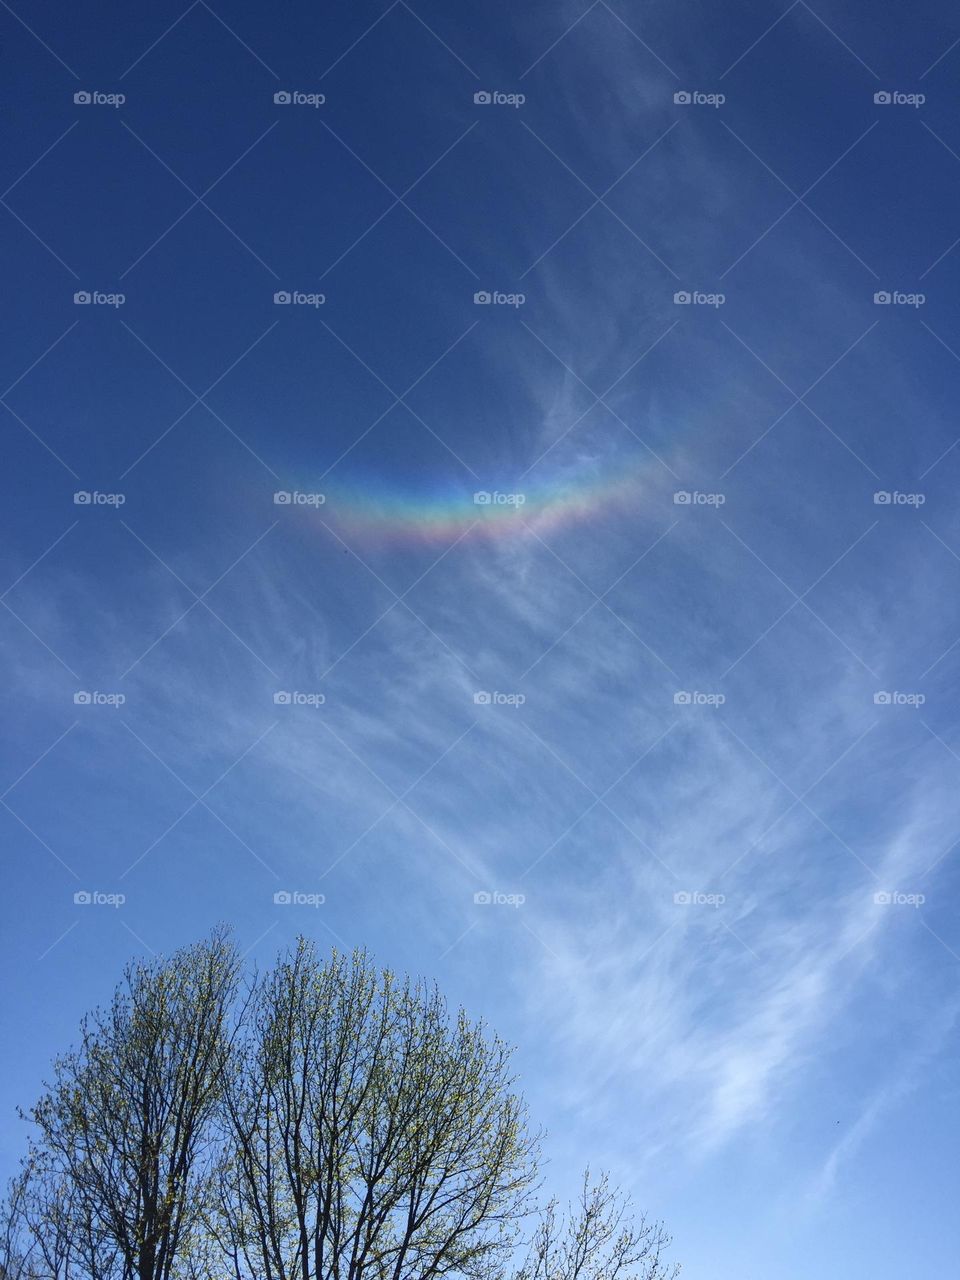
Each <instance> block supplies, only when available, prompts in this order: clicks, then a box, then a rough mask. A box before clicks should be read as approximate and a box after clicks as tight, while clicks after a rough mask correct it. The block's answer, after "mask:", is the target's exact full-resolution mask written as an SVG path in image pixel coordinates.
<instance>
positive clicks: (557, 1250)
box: [516, 1171, 680, 1280]
mask: <svg viewBox="0 0 960 1280" xmlns="http://www.w3.org/2000/svg"><path fill="white" fill-rule="evenodd" d="M629 1208H630V1204H629V1201H628V1199H627V1198H626V1197H625V1196H622V1195H619V1194H618V1193H616V1192H614V1191H612V1190H611V1188H610V1183H609V1179H608V1178H607V1176H606V1174H603V1175H602V1176H601V1177H600V1178H599V1180H598V1181H597V1182H596V1183H594V1184H591V1182H590V1174H589V1171H588V1172H587V1173H585V1174H584V1176H583V1185H582V1187H581V1190H580V1199H579V1203H578V1204H577V1205H576V1206H575V1207H574V1208H571V1209H570V1210H569V1211H568V1213H567V1214H566V1215H565V1216H561V1215H560V1214H559V1212H558V1203H557V1201H556V1200H551V1201H550V1203H549V1204H548V1205H547V1206H546V1209H545V1210H544V1211H543V1214H542V1216H541V1218H540V1222H539V1224H538V1226H537V1229H536V1231H535V1233H534V1236H533V1240H532V1242H531V1245H530V1252H529V1254H528V1257H527V1260H526V1263H525V1265H524V1267H523V1268H522V1270H521V1271H520V1272H519V1273H518V1275H517V1277H516V1280H674V1277H675V1276H676V1275H677V1274H678V1273H679V1270H680V1268H679V1267H678V1266H676V1265H674V1266H672V1267H668V1265H667V1264H666V1263H665V1262H664V1260H663V1253H664V1250H665V1249H666V1248H667V1246H668V1245H669V1244H670V1237H669V1236H668V1235H667V1234H666V1232H665V1231H664V1229H663V1226H662V1224H661V1223H659V1222H648V1221H647V1219H646V1218H644V1217H641V1218H639V1219H638V1220H637V1221H636V1222H634V1221H632V1220H631V1218H630V1216H629Z"/></svg>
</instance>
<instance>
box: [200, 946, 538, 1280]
mask: <svg viewBox="0 0 960 1280" xmlns="http://www.w3.org/2000/svg"><path fill="white" fill-rule="evenodd" d="M249 1015H250V1017H249V1027H248V1033H247V1037H246V1043H245V1049H244V1054H243V1056H242V1058H240V1057H238V1058H237V1059H236V1060H235V1063H234V1065H233V1067H232V1069H231V1072H230V1079H229V1081H228V1085H227V1088H226V1091H225V1096H226V1114H227V1117H228V1121H229V1135H230V1144H231V1146H232V1154H231V1156H230V1158H229V1159H227V1160H226V1161H225V1163H224V1166H223V1168H222V1171H221V1190H222V1197H221V1205H222V1208H221V1215H220V1226H219V1228H218V1232H219V1236H220V1239H221V1241H222V1243H223V1245H224V1248H225V1251H226V1255H227V1257H228V1259H229V1263H230V1266H231V1269H232V1272H233V1275H234V1276H235V1277H236V1280H248V1278H250V1277H257V1278H258V1280H361V1277H370V1278H371V1280H408V1278H413V1277H416V1280H431V1277H439V1276H444V1275H448V1274H451V1275H457V1276H462V1277H466V1278H468V1280H480V1278H482V1277H487V1276H491V1275H494V1274H498V1273H499V1270H500V1269H502V1264H503V1262H504V1260H505V1258H506V1256H507V1254H508V1251H509V1249H510V1247H511V1243H512V1240H513V1229H514V1227H515V1224H516V1222H517V1219H518V1217H519V1216H520V1215H521V1214H522V1213H523V1212H524V1209H525V1208H526V1197H527V1193H528V1190H529V1187H530V1184H531V1181H532V1178H533V1176H534V1165H533V1160H532V1156H533V1148H534V1141H533V1139H531V1137H530V1136H529V1135H528V1134H527V1131H526V1127H525V1119H524V1112H523V1106H522V1104H521V1102H520V1100H519V1098H518V1097H517V1096H516V1095H515V1094H514V1093H513V1092H512V1086H513V1081H512V1078H511V1076H510V1074H509V1050H508V1048H507V1046H506V1045H504V1044H503V1042H502V1041H500V1040H498V1039H496V1038H488V1037H487V1036H486V1034H485V1032H484V1029H483V1028H482V1027H481V1026H474V1025H472V1024H471V1023H470V1022H469V1021H468V1020H467V1018H466V1016H465V1015H464V1014H463V1013H462V1011H461V1012H460V1013H458V1014H457V1015H456V1016H454V1017H451V1016H450V1015H449V1014H448V1011H447V1008H446V1005H445V1004H444V1002H443V1000H442V998H441V997H440V995H439V994H438V992H437V991H436V990H435V989H434V988H431V987H427V986H424V985H412V984H411V983H410V982H409V981H400V980H398V979H396V978H395V977H394V976H393V975H392V974H391V973H389V972H387V971H383V972H378V971H377V970H376V969H375V968H374V967H373V966H372V965H371V963H370V962H369V960H368V959H367V957H366V955H365V954H363V953H356V954H355V955H354V956H353V959H352V960H348V959H346V958H344V957H343V956H340V955H337V954H336V953H334V955H333V957H332V959H330V960H329V962H327V963H326V964H324V963H322V962H321V961H320V960H319V959H318V957H317V953H316V951H315V949H314V947H313V945H312V944H310V943H308V942H306V941H303V940H301V942H300V944H299V945H298V947H297V949H296V951H295V952H294V953H293V954H292V955H290V956H288V957H286V958H285V959H282V960H281V961H280V963H279V964H278V965H277V967H276V968H275V969H274V970H273V972H272V973H271V974H269V975H268V976H267V977H266V978H265V979H264V980H263V981H262V982H261V983H260V984H259V985H258V987H257V989H256V991H255V993H254V996H253V1000H252V1004H251V1007H250V1010H249Z"/></svg>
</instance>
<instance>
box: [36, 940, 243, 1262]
mask: <svg viewBox="0 0 960 1280" xmlns="http://www.w3.org/2000/svg"><path fill="white" fill-rule="evenodd" d="M237 972H238V961H237V957H236V954H235V950H234V948H233V946H232V944H231V943H230V942H229V941H228V939H227V936H226V934H225V933H224V932H223V931H217V932H215V933H214V934H213V935H212V936H211V937H210V939H209V940H207V941H206V942H203V943H200V944H198V945H196V946H191V947H187V948H185V949H184V950H182V951H178V952H176V953H175V954H174V955H173V956H172V957H171V958H170V959H169V960H166V961H156V962H153V963H149V964H132V965H130V966H128V967H127V969H126V971H125V975H124V982H123V983H122V984H121V985H120V986H119V987H118V988H117V990H116V992H115V994H114V997H113V1000H112V1002H111V1004H110V1007H109V1008H108V1009H106V1010H99V1009H98V1010H96V1011H95V1012H94V1013H93V1014H92V1015H90V1016H89V1017H88V1018H86V1019H85V1020H84V1023H83V1024H82V1029H81V1043H80V1047H79V1049H77V1050H75V1051H72V1052H70V1053H68V1054H66V1055H65V1056H64V1057H62V1058H59V1059H57V1060H56V1062H55V1064H54V1080H53V1083H52V1085H49V1086H48V1087H47V1091H46V1092H45V1093H44V1095H43V1096H42V1097H41V1099H40V1101H39V1102H38V1103H37V1105H36V1106H35V1107H34V1108H33V1110H32V1111H31V1112H30V1113H29V1118H30V1119H31V1120H33V1121H34V1123H35V1124H36V1126H37V1130H38V1135H37V1137H36V1140H35V1142H34V1146H33V1150H32V1154H31V1160H30V1166H31V1171H32V1172H31V1180H32V1185H33V1186H34V1187H35V1188H36V1194H35V1195H34V1196H33V1199H32V1200H31V1201H30V1202H29V1203H30V1206H31V1210H32V1217H31V1223H32V1228H33V1233H34V1236H35V1237H39V1238H40V1239H45V1240H47V1241H54V1240H57V1239H61V1238H62V1239H63V1240H64V1241H65V1242H66V1244H67V1246H68V1249H69V1252H68V1253H67V1255H66V1267H67V1269H68V1270H69V1274H70V1276H71V1277H73V1276H76V1277H90V1278H91V1280H169V1277H170V1276H171V1275H175V1274H177V1271H178V1264H179V1263H181V1262H182V1254H183V1248H182V1246H183V1244H184V1242H185V1241H186V1240H187V1239H188V1238H189V1236H190V1233H191V1231H192V1230H193V1227H194V1225H195V1223H196V1219H197V1216H198V1213H199V1211H200V1206H202V1204H203V1200H204V1193H203V1184H204V1182H205V1180H206V1177H207V1163H208V1162H207V1155H208V1142H209V1124H210V1120H211V1117H212V1115H213V1112H214V1110H215V1109H216V1107H217V1106H218V1104H219V1101H220V1096H221V1090H222V1082H223V1079H224V1072H225V1067H226V1062H227V1058H228V1054H229V1038H230V1037H229V1018H230V1011H231V1005H232V1001H233V998H234V993H235V990H236V982H237ZM51 1261H52V1260H51ZM47 1265H48V1266H50V1265H51V1262H50V1261H48V1264H47ZM54 1274H57V1272H54Z"/></svg>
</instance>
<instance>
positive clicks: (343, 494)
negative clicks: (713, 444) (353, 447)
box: [318, 459, 644, 543]
mask: <svg viewBox="0 0 960 1280" xmlns="http://www.w3.org/2000/svg"><path fill="white" fill-rule="evenodd" d="M641 466H642V463H640V462H639V460H636V459H635V460H633V462H632V465H629V464H628V465H623V464H621V465H620V466H618V467H616V468H614V467H610V468H607V469H599V468H597V467H596V466H589V467H583V468H582V469H581V470H580V474H579V475H575V474H574V473H573V472H571V471H568V472H567V473H566V474H565V475H564V476H563V477H562V478H560V477H554V478H553V479H552V480H551V481H550V482H549V483H543V482H540V483H532V482H530V481H527V480H525V479H521V480H520V481H518V482H516V483H514V484H512V485H511V484H505V485H504V486H503V487H502V488H490V489H484V488H480V487H479V486H478V487H477V488H476V489H475V490H467V489H462V488H460V487H457V488H454V487H452V486H448V487H446V488H443V487H441V486H439V485H436V486H434V487H432V488H427V487H425V486H407V487H403V486H401V485H399V484H393V485H391V484H389V483H388V482H387V480H386V479H385V478H384V477H382V476H375V477H371V478H370V479H369V480H364V481H363V482H358V481H357V480H353V481H350V482H347V483H344V482H339V481H337V480H336V479H333V478H332V479H331V481H330V482H329V483H327V484H326V485H325V486H324V495H323V501H322V505H321V506H320V507H319V508H318V510H319V512H320V515H321V518H322V519H323V520H324V521H325V522H326V523H328V524H330V525H331V526H333V527H336V528H337V529H339V530H340V531H341V532H343V533H344V535H345V536H346V535H353V536H356V537H364V538H375V539H376V540H378V541H379V540H387V541H395V540H406V539H413V540H417V541H426V542H435V543H449V542H453V541H455V540H456V539H458V538H462V537H465V536H467V535H469V536H471V537H480V538H507V537H516V536H518V535H522V534H524V533H525V532H528V531H529V530H530V529H531V528H532V529H534V530H535V531H536V532H537V533H543V532H549V531H551V530H553V529H557V528H562V527H564V526H567V525H570V524H576V523H579V522H582V521H587V520H591V519H598V518H600V517H602V516H604V515H609V514H611V513H612V512H613V511H615V510H621V511H622V510H629V509H630V508H632V507H634V506H635V505H636V504H637V503H638V502H639V500H640V497H641V496H642V493H643V490H644V484H643V477H642V475H641Z"/></svg>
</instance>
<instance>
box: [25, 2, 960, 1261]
mask: <svg viewBox="0 0 960 1280" xmlns="http://www.w3.org/2000/svg"><path fill="white" fill-rule="evenodd" d="M0 23H2V25H3V33H4V49H5V54H6V59H5V64H6V72H7V73H6V75H5V76H4V85H3V88H2V90H0V93H2V97H3V110H4V116H5V120H6V124H7V128H6V130H5V134H6V138H7V147H6V159H5V162H4V166H5V167H4V172H3V179H2V186H3V188H4V194H3V197H2V207H0V218H2V221H3V237H2V247H0V252H2V254H3V270H4V278H5V280H6V288H5V290H4V298H3V303H2V315H3V325H4V334H3V336H4V342H3V350H4V355H3V362H4V363H3V370H2V380H3V381H2V386H3V388H6V390H5V391H4V392H3V395H2V404H3V408H4V412H3V415H2V429H3V440H4V448H5V452H6V456H7V465H6V466H5V468H4V473H3V474H4V480H3V484H4V487H5V495H4V496H5V501H4V504H3V513H4V524H5V533H6V537H5V539H4V547H5V550H4V552H3V566H2V567H3V582H2V584H0V590H2V593H3V594H2V603H3V605H4V608H3V609H2V610H0V628H2V632H3V645H4V652H5V655H6V670H7V676H6V679H5V680H4V682H3V689H2V695H0V696H2V698H3V720H4V724H5V727H6V729H7V730H9V732H8V733H6V734H5V735H4V739H5V745H4V747H3V758H2V765H3V775H2V776H3V779H4V781H3V783H2V787H0V790H2V791H3V808H2V809H0V830H2V837H3V846H4V850H5V855H4V856H5V885H6V888H5V893H4V895H3V914H4V930H3V944H2V945H3V959H4V961H5V965H4V968H5V972H6V973H7V974H8V975H10V977H11V979H12V981H10V982H9V983H8V984H6V988H7V989H6V991H5V994H4V999H3V1013H2V1019H3V1021H2V1026H3V1031H4V1038H5V1040H6V1043H8V1045H15V1046H16V1052H15V1053H14V1054H12V1055H10V1056H9V1057H8V1064H7V1067H8V1069H7V1071H6V1072H5V1073H4V1080H3V1085H2V1097H0V1104H2V1105H0V1115H2V1116H3V1124H2V1127H0V1144H2V1156H3V1164H4V1167H5V1169H6V1170H12V1168H13V1167H14V1166H15V1163H16V1160H17V1158H18V1156H19V1153H20V1151H21V1150H22V1146H23V1139H24V1134H23V1131H22V1126H21V1125H20V1124H19V1122H18V1121H17V1120H16V1119H15V1113H14V1109H15V1107H16V1105H17V1104H26V1103H28V1102H29V1101H30V1100H31V1098H32V1096H33V1095H34V1093H35V1092H36V1090H37V1085H38V1081H39V1080H40V1078H41V1077H42V1075H43V1072H44V1070H45V1068H46V1065H47V1063H48V1062H49V1060H50V1058H51V1056H52V1055H53V1054H54V1053H55V1052H56V1051H57V1050H58V1049H60V1048H62V1047H64V1046H65V1045H66V1044H67V1043H68V1042H69V1041H70V1039H71V1037H72V1036H73V1034H74V1032H75V1028H76V1026H77V1023H78V1020H79V1018H80V1016H81V1013H82V1012H83V1010H85V1009H86V1008H88V1007H89V1006H90V1005H92V1004H93V1003H95V1002H97V1001H99V1000H102V999H103V997H104V996H105V995H106V994H107V992H108V991H109V989H110V988H111V986H112V984H113V982H114V980H115V978H116V976H117V974H118V971H119V968H120V966H121V965H122V963H123V961H124V960H125V959H126V958H127V957H128V956H129V955H131V954H133V953H138V952H140V953H142V952H147V953H149V952H152V951H161V950H164V949H169V948H171V947H174V946H177V945H179V944H181V943H183V942H186V941H188V940H190V939H193V938H195V937H197V936H198V935H200V934H201V933H203V932H204V931H205V930H207V929H208V928H209V927H210V926H211V925H212V924H213V923H214V922H216V921H218V920H227V921H229V922H231V923H232V924H233V925H234V926H235V929H236V933H237V938H238V940H239V942H240V945H241V947H242V949H244V950H245V951H248V953H249V958H250V961H251V963H253V962H254V961H256V962H260V963H268V962H269V960H270V958H271V956H272V955H273V954H274V953H275V952H276V950H277V949H278V948H279V947H281V946H283V945H284V944H285V943H287V942H288V941H289V940H290V939H292V938H293V936H294V935H295V934H296V933H297V932H298V931H305V932H307V933H309V934H311V935H312V936H315V937H318V938H319V939H320V940H321V941H323V942H329V943H331V944H334V943H336V944H338V945H340V946H345V947H352V946H354V945H357V944H361V945H367V946H369V947H370V948H371V949H372V950H373V951H374V952H375V954H376V955H377V957H378V958H380V959H382V960H383V961H384V962H388V963H390V964H391V965H393V966H396V967H399V968H405V969H408V970H411V971H414V972H422V973H425V974H428V975H430V976H435V977H437V978H438V979H439V980H440V982H441V983H442V985H443V987H444V988H445V990H446V991H447V993H448V995H449V996H450V998H451V999H453V1000H455V1001H462V1002H463V1003H464V1004H465V1005H466V1006H467V1007H468V1009H469V1010H470V1011H471V1012H472V1013H474V1014H475V1015H478V1016H479V1015H482V1016H484V1017H486V1018H487V1019H489V1020H490V1021H491V1022H492V1023H493V1024H494V1025H495V1026H496V1027H497V1028H498V1029H499V1030H500V1031H502V1032H503V1033H504V1034H505V1035H506V1036H508V1037H509V1038H510V1039H511V1040H513V1041H515V1042H516V1044H517V1045H518V1050H517V1057H518V1065H519V1068H520V1070H521V1072H522V1077H523V1085H524V1088H525V1091H526V1093H527V1095H528V1097H529V1099H530V1103H531V1109H532V1112H533V1114H534V1116H535V1117H536V1119H537V1120H538V1121H539V1122H541V1123H542V1124H543V1125H544V1126H545V1127H546V1128H547V1130H548V1131H549V1136H548V1139H547V1142H546V1150H547V1153H548V1155H549V1156H550V1158H551V1162H552V1163H551V1165H550V1170H549V1175H548V1176H549V1181H550V1183H551V1185H552V1186H554V1187H555V1188H556V1189H558V1190H559V1191H560V1192H561V1193H563V1192H565V1191H567V1190H568V1189H569V1188H570V1187H572V1185H573V1183H574V1181H575V1179H576V1177H577V1173H578V1170H579V1169H580V1168H581V1167H582V1166H583V1165H584V1164H586V1163H587V1162H589V1163H590V1164H591V1165H593V1166H594V1167H607V1168H609V1169H610V1170H611V1171H612V1173H613V1174H614V1175H615V1176H616V1177H617V1178H618V1179H619V1180H620V1181H622V1182H623V1183H624V1184H625V1185H626V1186H627V1187H628V1188H629V1189H630V1190H631V1191H632V1192H633V1194H634V1196H635V1199H636V1201H637V1203H638V1205H640V1206H641V1207H643V1208H644V1209H646V1210H647V1211H648V1212H649V1213H650V1214H652V1215H654V1216H658V1217H663V1218H665V1219H666V1221H667V1223H668V1225H669V1227H670V1228H671V1230H672V1231H673V1233H674V1236H675V1254H676V1256H677V1258H679V1259H680V1260H681V1261H683V1262H684V1264H685V1274H686V1275H687V1276H688V1277H690V1280H707V1278H708V1277H709V1280H734V1278H735V1277H736V1280H753V1278H754V1277H755V1278H756V1280H761V1278H762V1280H801V1277H803V1278H804V1280H805V1278H806V1277H808V1276H809V1274H810V1271H811V1260H815V1262H814V1263H813V1265H814V1266H815V1267H816V1269H817V1270H825V1271H828V1272H830V1273H839V1274H843V1275H844V1276H846V1277H849V1280H860V1278H861V1277H863V1278H866V1277H869V1278H870V1280H884V1278H885V1277H894V1276H897V1277H899V1276H902V1275H903V1274H905V1273H906V1272H907V1271H909V1272H911V1273H921V1272H922V1273H923V1274H929V1275H943V1274H947V1273H948V1272H949V1270H950V1263H951V1262H952V1261H953V1260H954V1259H955V1256H956V1249H957V1243H958V1241H957V1230H956V1227H955V1226H951V1225H949V1220H950V1219H952V1218H953V1217H955V1215H954V1214H953V1210H954V1208H955V1201H956V1193H957V1185H956V1167H955V1152H956V1146H957V1140H958V1137H960V1125H958V1120H957V1115H958V1110H957V1098H958V1087H960V1079H958V1074H957V1069H956V1049H955V1046H956V1037H957V1028H958V1013H960V991H958V976H960V925H958V919H957V912H956V901H957V888H958V871H957V852H956V849H955V847H954V846H955V843H956V842H957V839H958V835H960V811H958V803H957V795H958V781H960V722H958V718H957V715H956V706H957V696H956V695H957V688H958V680H957V672H958V663H960V643H958V636H960V608H958V600H960V594H958V586H960V516H958V512H957V506H956V502H955V493H956V489H957V483H958V479H960V446H958V437H960V424H958V422H957V416H956V407H955V406H956V404H957V400H958V393H960V312H958V308H957V305H956V298H957V296H958V285H960V241H958V237H960V217H958V208H960V199H958V197H960V130H958V128H957V98H958V79H957V75H958V67H960V44H957V42H958V40H960V25H958V22H957V17H956V14H954V13H952V12H951V11H950V9H949V7H948V6H947V5H945V4H940V3H937V4H932V3H920V4H912V5H907V4H900V5H895V4H884V5H882V6H865V5H853V4H849V3H840V2H838V0H817V3H815V4H814V5H812V6H811V5H808V4H806V3H805V2H804V0H796V2H795V3H793V4H789V5H788V4H786V3H778V4H767V3H759V2H758V3H743V4H740V3H738V4H728V5H722V6H718V5H706V4H694V3H686V2H684V3H674V4H666V3H653V4H649V5H643V6H640V5H638V4H627V3H622V2H617V0H610V3H609V4H608V3H606V0H597V3H593V4H590V3H589V0H578V3H576V4H574V3H570V4H567V3H560V4H553V5H547V4H539V3H530V4H526V5H523V6H517V5H510V4H507V3H503V2H502V0H488V2H487V3H484V4H482V5H474V4H464V5H457V6H449V5H444V4H441V3H438V2H437V0H416V3H415V4H412V5H411V4H407V3H406V2H405V0H397V2H396V3H393V4H389V5H388V4H387V2H386V0H378V2H377V3H369V4H368V3H366V2H365V0H357V2H356V3H354V4H351V5H340V6H325V7H316V6H310V5H305V4H299V3H298V4H294V5H292V6H285V7H284V8H283V10H282V12H280V11H277V10H273V9H271V7H270V6H266V5H260V6H256V5H252V4H243V3H230V4H221V3H219V2H218V3H217V4H209V5H208V4H207V3H205V0H197V2H196V3H194V4H192V5H191V6H190V7H189V8H187V9H185V10H184V9H182V8H181V6H180V4H179V3H178V4H172V5H167V4H160V5H152V6H147V7H144V8H143V9H142V10H140V11H138V10H136V9H134V10H131V9H130V7H129V6H120V5H115V6H109V5H108V6H106V7H104V6H102V5H100V6H96V7H94V6H93V5H88V4H78V5H74V6H70V7H67V6H61V5H57V4H46V3H43V2H42V0H39V2H38V3H36V4H34V5H32V6H30V7H29V9H28V8H26V7H24V6H21V5H15V6H13V7H11V6H8V5H7V4H5V3H4V4H3V5H2V9H0ZM955 45H956V47H954V46H955ZM78 93H79V94H81V95H83V94H87V95H90V97H91V98H92V100H91V101H83V100H82V98H81V100H80V101H75V100H74V96H75V95H76V94H78ZM277 94H280V95H289V96H290V98H291V100H290V101H284V100H283V99H282V98H281V100H280V101H275V95H277ZM477 94H480V95H481V99H480V100H479V101H476V100H475V95H477ZM877 94H879V95H881V97H880V99H879V100H875V95H877ZM116 95H122V96H123V99H124V100H123V101H118V99H117V96H116ZM317 95H322V96H323V101H320V100H319V98H318V97H317ZM483 95H487V96H488V97H489V98H490V99H491V100H489V101H484V100H483ZM677 95H679V97H678V96H677ZM884 95H885V96H886V98H888V99H889V100H885V97H884ZM78 294H79V295H81V296H83V295H91V296H92V300H91V301H89V302H83V301H79V302H77V301H75V295H78ZM278 294H279V295H281V297H283V296H286V295H296V297H295V300H293V301H290V302H283V301H275V296H276V295H278ZM477 294H480V295H481V296H486V295H493V297H494V300H492V301H489V302H486V303H484V302H482V301H480V302H478V301H475V295H477ZM118 295H119V296H118ZM878 295H879V298H878ZM678 296H679V299H680V300H677V299H678ZM121 297H122V301H121ZM684 298H689V300H688V301H683V299H684ZM478 493H479V494H489V495H494V496H493V498H492V499H491V501H490V502H482V501H480V502H478V501H476V500H475V496H474V495H475V494H478ZM78 494H79V495H90V498H89V501H85V500H83V499H82V498H81V499H80V500H77V499H76V498H75V495H78ZM278 494H280V495H283V496H286V495H291V497H290V500H289V501H283V500H280V501H277V500H275V495H278ZM477 695H489V696H485V697H481V698H480V699H479V700H478V698H477ZM278 893H279V894H281V895H283V894H288V895H292V896H293V898H294V900H293V901H290V902H284V901H275V900H274V895H275V894H278ZM75 894H80V895H84V894H87V895H93V900H92V901H89V902H85V901H82V900H81V901H79V902H75V900H74V895H75ZM477 894H480V895H488V896H489V897H490V899H491V900H490V901H482V900H481V901H479V902H478V901H475V895H477ZM117 895H121V896H122V898H123V901H122V903H121V904H120V905H116V902H117ZM315 895H323V899H324V900H323V902H322V904H321V905H311V902H312V901H316V899H315ZM521 899H522V901H521ZM111 900H112V901H111Z"/></svg>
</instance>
